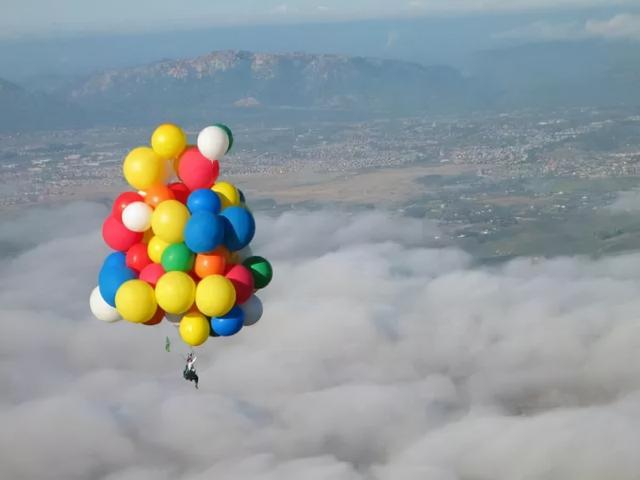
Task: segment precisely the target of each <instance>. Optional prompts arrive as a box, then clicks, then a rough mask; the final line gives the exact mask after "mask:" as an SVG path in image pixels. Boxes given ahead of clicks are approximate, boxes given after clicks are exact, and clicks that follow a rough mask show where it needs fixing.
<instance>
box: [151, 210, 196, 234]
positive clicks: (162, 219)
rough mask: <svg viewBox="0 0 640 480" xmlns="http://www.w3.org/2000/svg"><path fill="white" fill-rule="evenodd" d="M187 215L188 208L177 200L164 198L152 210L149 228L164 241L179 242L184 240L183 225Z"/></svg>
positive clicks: (185, 222) (187, 217) (187, 218)
mask: <svg viewBox="0 0 640 480" xmlns="http://www.w3.org/2000/svg"><path fill="white" fill-rule="evenodd" d="M189 217H190V214H189V210H188V209H187V207H186V206H184V205H183V204H182V203H180V202H179V201H178V200H165V201H163V202H160V203H159V204H158V206H157V207H156V209H155V210H154V211H153V215H151V228H152V229H153V233H155V234H156V235H157V236H158V237H160V238H161V239H162V240H164V241H165V242H169V243H179V242H182V241H183V240H184V227H185V225H186V224H187V221H188V220H189Z"/></svg>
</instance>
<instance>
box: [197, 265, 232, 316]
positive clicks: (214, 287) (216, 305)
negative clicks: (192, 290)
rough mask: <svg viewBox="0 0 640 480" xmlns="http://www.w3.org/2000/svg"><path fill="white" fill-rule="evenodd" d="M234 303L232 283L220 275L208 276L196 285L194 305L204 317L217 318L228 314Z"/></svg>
mask: <svg viewBox="0 0 640 480" xmlns="http://www.w3.org/2000/svg"><path fill="white" fill-rule="evenodd" d="M235 303H236V289H235V287H234V286H233V283H231V281H230V280H229V279H227V278H225V277H223V276H222V275H209V276H208V277H205V278H203V279H202V280H200V283H198V287H197V288H196V305H197V306H198V310H200V311H201V312H202V313H204V314H205V315H208V316H210V317H219V316H221V315H225V314H226V313H229V310H231V309H232V308H233V305H234V304H235Z"/></svg>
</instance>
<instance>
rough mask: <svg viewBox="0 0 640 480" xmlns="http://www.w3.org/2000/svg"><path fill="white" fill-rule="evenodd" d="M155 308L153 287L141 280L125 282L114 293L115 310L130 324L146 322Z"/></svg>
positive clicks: (156, 306)
mask: <svg viewBox="0 0 640 480" xmlns="http://www.w3.org/2000/svg"><path fill="white" fill-rule="evenodd" d="M157 308H158V304H157V302H156V296H155V292H154V291H153V287H151V285H149V284H148V283H147V282H143V281H142V280H127V281H126V282H124V283H123V284H122V285H120V288H118V291H117V292H116V310H118V313H119V314H120V315H121V316H122V318H124V319H125V320H129V321H130V322H134V323H144V322H148V321H149V320H151V318H152V317H153V316H154V315H155V313H156V309H157Z"/></svg>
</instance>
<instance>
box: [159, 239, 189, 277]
mask: <svg viewBox="0 0 640 480" xmlns="http://www.w3.org/2000/svg"><path fill="white" fill-rule="evenodd" d="M195 258H196V257H195V255H194V254H193V252H192V251H191V250H189V247H187V246H186V245H185V244H184V243H172V244H171V245H169V246H168V247H167V248H165V250H164V252H162V258H161V263H162V267H163V268H164V271H165V272H174V271H178V272H188V271H189V270H191V269H192V268H193V262H194V261H195Z"/></svg>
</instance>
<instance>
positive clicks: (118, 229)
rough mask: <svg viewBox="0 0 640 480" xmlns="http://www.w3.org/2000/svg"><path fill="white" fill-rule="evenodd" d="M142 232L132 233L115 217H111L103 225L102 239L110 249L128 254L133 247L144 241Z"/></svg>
mask: <svg viewBox="0 0 640 480" xmlns="http://www.w3.org/2000/svg"><path fill="white" fill-rule="evenodd" d="M142 236H143V234H142V232H132V231H131V230H129V229H128V228H127V227H125V226H124V225H123V224H122V223H120V222H119V221H118V220H116V218H115V217H114V216H113V215H109V216H108V217H107V219H106V220H105V221H104V223H103V224H102V238H103V239H104V242H105V243H106V244H107V245H109V247H110V248H112V249H114V250H118V251H120V252H126V251H127V250H129V249H130V248H131V247H132V246H133V245H135V244H136V243H139V242H141V241H142Z"/></svg>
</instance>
